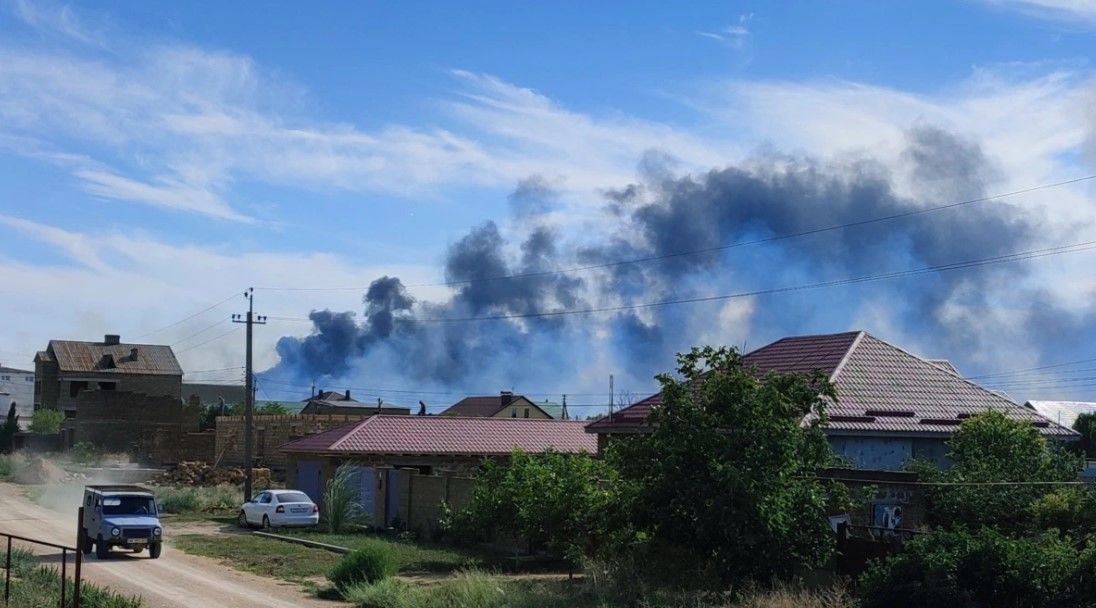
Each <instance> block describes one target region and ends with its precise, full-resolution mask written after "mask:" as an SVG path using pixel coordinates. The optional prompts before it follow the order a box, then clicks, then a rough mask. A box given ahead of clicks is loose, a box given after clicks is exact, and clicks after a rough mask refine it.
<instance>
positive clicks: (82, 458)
mask: <svg viewBox="0 0 1096 608" xmlns="http://www.w3.org/2000/svg"><path fill="white" fill-rule="evenodd" d="M69 457H70V458H71V459H72V461H73V462H75V463H78V464H82V465H96V464H99V463H100V462H101V461H102V459H103V453H102V452H101V451H100V450H99V448H97V447H95V444H93V443H91V442H88V441H81V442H79V443H77V444H76V445H74V446H72V449H71V450H69Z"/></svg>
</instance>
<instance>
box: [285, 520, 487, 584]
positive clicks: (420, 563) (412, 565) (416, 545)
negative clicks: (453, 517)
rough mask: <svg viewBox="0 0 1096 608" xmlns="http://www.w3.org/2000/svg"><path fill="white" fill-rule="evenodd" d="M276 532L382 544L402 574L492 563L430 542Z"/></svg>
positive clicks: (351, 545) (355, 544)
mask: <svg viewBox="0 0 1096 608" xmlns="http://www.w3.org/2000/svg"><path fill="white" fill-rule="evenodd" d="M276 532H277V533H278V534H283V535H285V536H292V537H294V538H303V539H307V540H314V541H317V542H321V543H327V544H329V545H337V546H340V547H346V548H347V549H351V550H354V549H361V548H363V547H369V546H376V545H378V544H379V545H383V546H385V547H387V549H388V551H390V552H391V553H392V557H393V558H394V559H395V560H396V567H397V568H398V569H399V571H400V572H401V573H403V574H409V573H415V572H423V573H447V572H455V571H457V570H467V569H470V568H488V567H491V566H493V565H495V564H494V561H493V559H492V558H491V557H489V556H487V555H484V554H480V553H475V552H471V551H465V550H461V549H455V548H453V547H448V546H444V545H433V544H429V543H421V542H416V541H411V540H402V539H393V538H389V537H383V536H378V535H375V534H361V533H359V534H329V533H327V532H320V531H316V530H300V529H297V530H277V531H276Z"/></svg>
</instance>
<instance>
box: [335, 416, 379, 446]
mask: <svg viewBox="0 0 1096 608" xmlns="http://www.w3.org/2000/svg"><path fill="white" fill-rule="evenodd" d="M378 416H379V415H378ZM378 416H368V417H366V419H365V420H361V421H359V422H356V423H354V428H352V429H349V430H347V432H346V433H344V434H343V436H342V437H339V438H338V439H336V440H335V442H334V443H332V444H331V445H330V449H335V448H337V447H339V445H340V444H341V443H342V442H344V441H346V440H347V438H349V437H350V436H351V435H353V434H354V433H356V432H358V431H359V430H361V429H363V428H365V425H367V424H369V421H370V420H373V419H374V418H377V417H378ZM345 426H349V425H345ZM340 428H343V427H339V426H337V427H335V428H333V429H331V430H333V431H334V430H336V429H340Z"/></svg>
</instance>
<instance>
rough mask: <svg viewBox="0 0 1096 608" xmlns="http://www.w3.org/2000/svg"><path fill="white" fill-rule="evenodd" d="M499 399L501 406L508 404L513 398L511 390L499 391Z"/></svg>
mask: <svg viewBox="0 0 1096 608" xmlns="http://www.w3.org/2000/svg"><path fill="white" fill-rule="evenodd" d="M499 400H500V401H501V402H502V407H506V406H508V405H510V402H511V401H513V400H514V393H513V391H501V392H500V393H499Z"/></svg>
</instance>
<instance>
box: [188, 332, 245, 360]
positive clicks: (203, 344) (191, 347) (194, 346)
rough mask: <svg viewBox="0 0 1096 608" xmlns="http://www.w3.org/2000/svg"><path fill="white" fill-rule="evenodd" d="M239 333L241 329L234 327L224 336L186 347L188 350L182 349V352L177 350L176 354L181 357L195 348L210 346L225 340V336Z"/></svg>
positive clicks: (220, 335)
mask: <svg viewBox="0 0 1096 608" xmlns="http://www.w3.org/2000/svg"><path fill="white" fill-rule="evenodd" d="M237 331H240V328H239V327H233V328H232V329H230V330H228V331H226V332H225V333H223V334H217V335H216V336H213V337H212V338H210V339H208V340H205V341H204V342H199V343H197V344H194V345H192V346H188V347H186V348H184V349H182V350H177V351H175V354H176V355H181V354H183V353H185V352H187V351H191V350H194V349H195V348H198V347H199V346H205V345H206V344H209V343H210V342H214V341H216V340H220V339H221V338H223V337H225V336H228V335H230V334H234V333H236V332H237Z"/></svg>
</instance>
